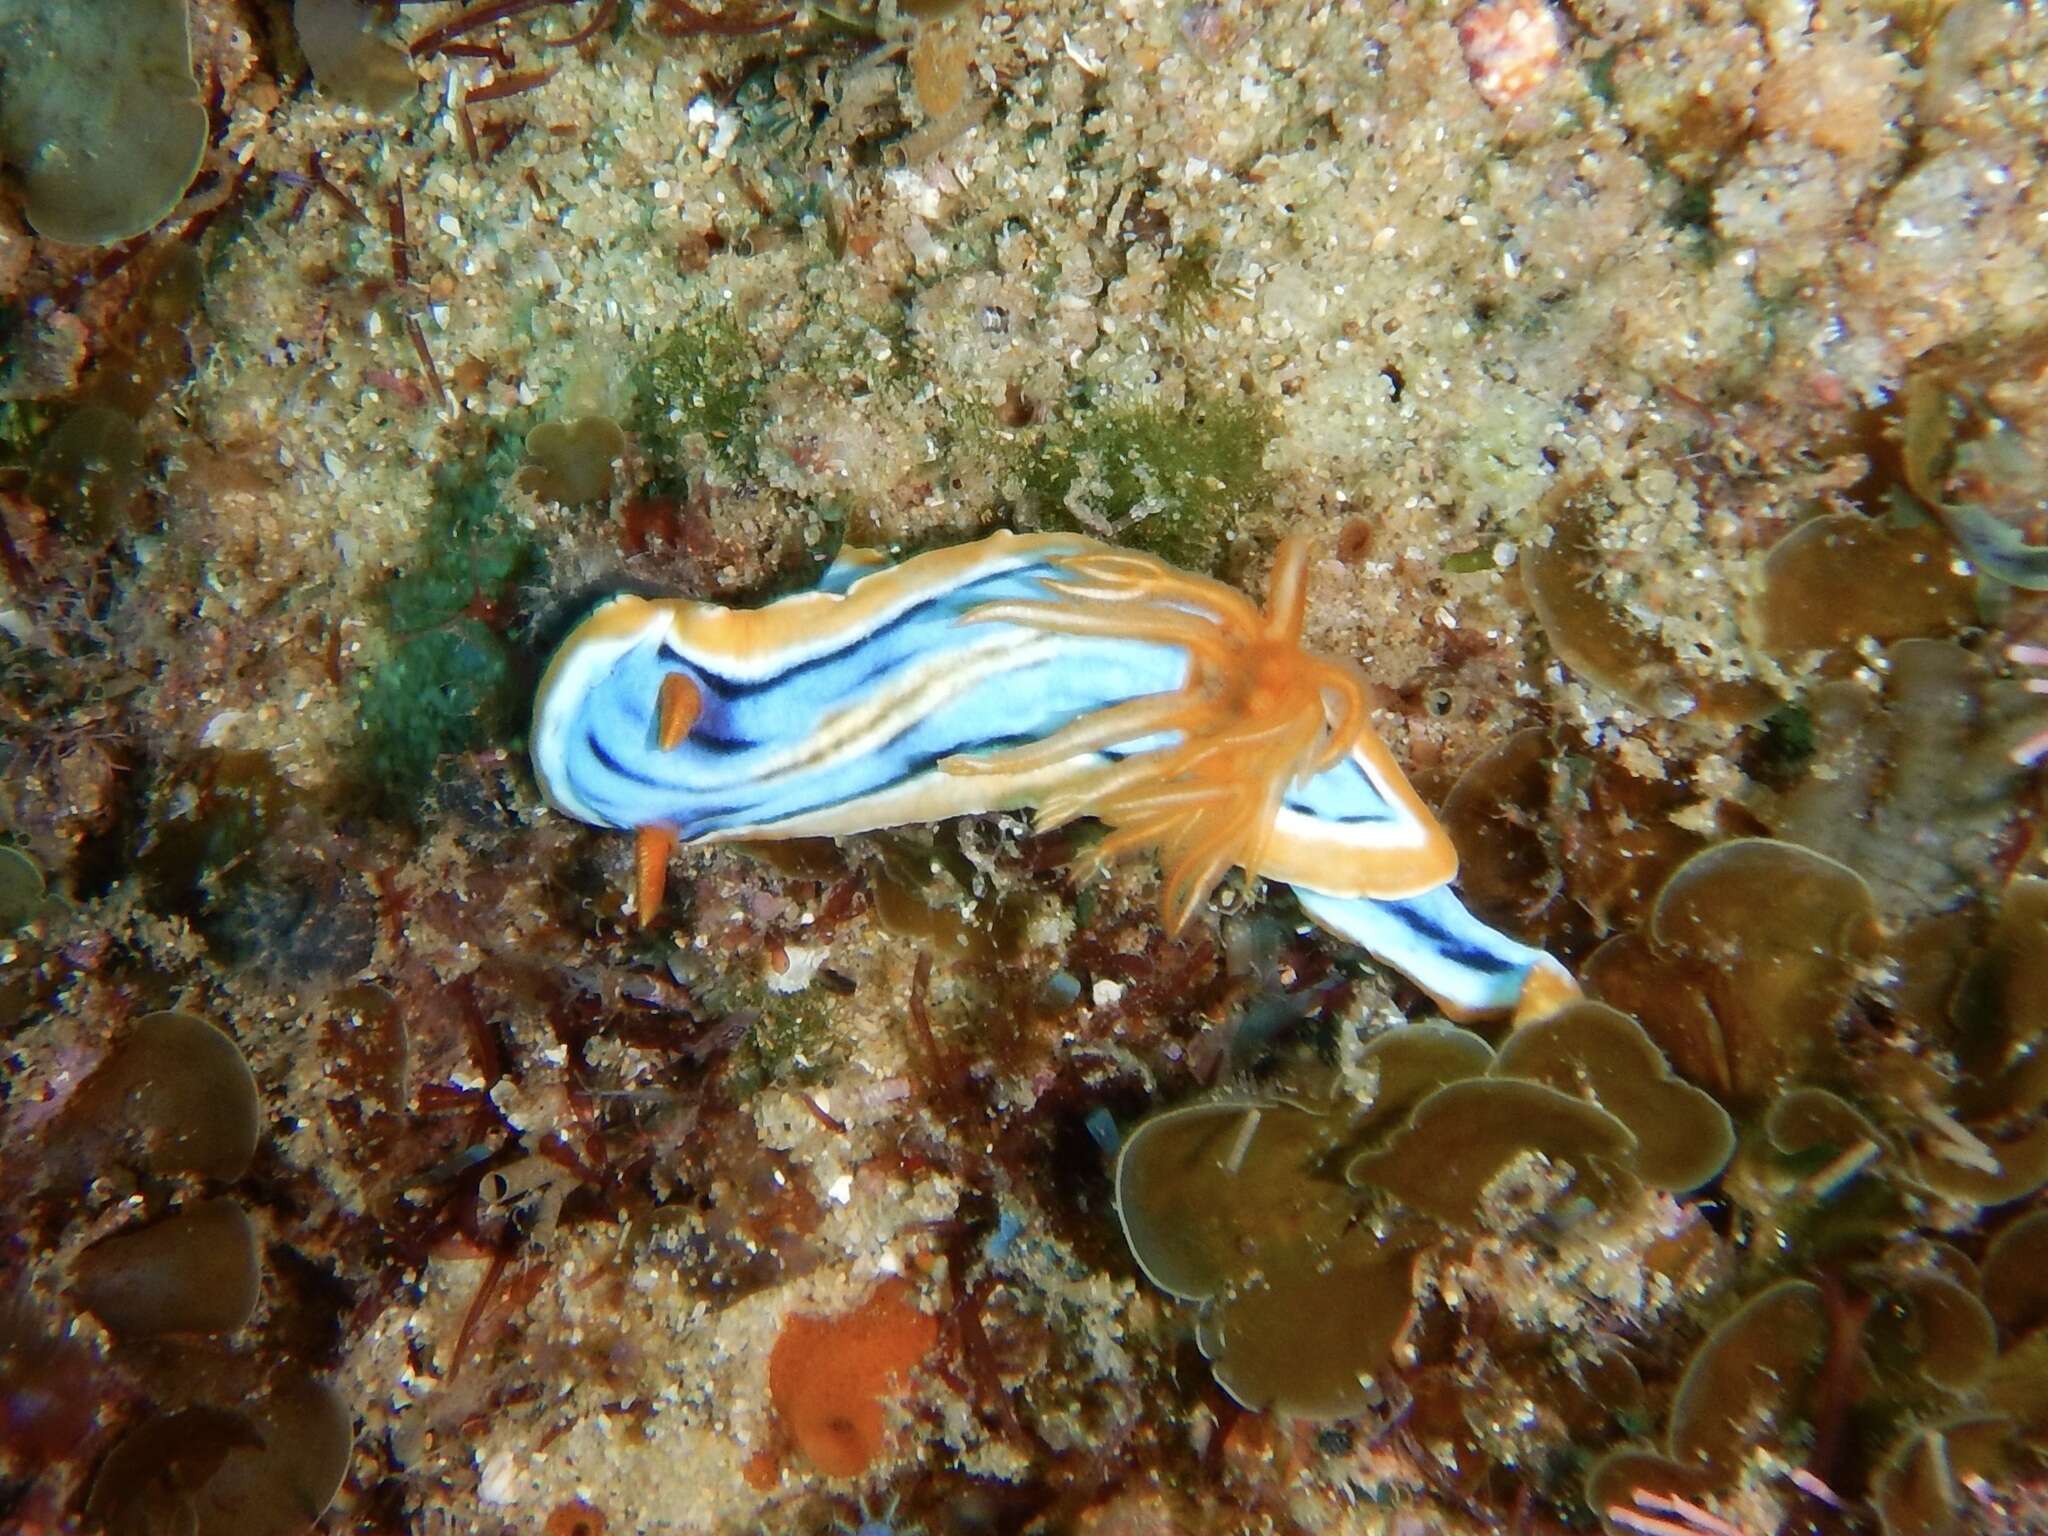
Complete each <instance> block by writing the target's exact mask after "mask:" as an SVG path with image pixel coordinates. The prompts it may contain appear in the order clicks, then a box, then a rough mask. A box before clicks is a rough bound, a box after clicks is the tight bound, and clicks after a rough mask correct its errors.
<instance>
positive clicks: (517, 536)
mask: <svg viewBox="0 0 2048 1536" xmlns="http://www.w3.org/2000/svg"><path fill="white" fill-rule="evenodd" d="M537 562H538V551H537V550H536V548H535V546H534V543H533V541H532V539H531V538H529V537H528V536H527V535H526V533H525V532H524V531H523V530H522V529H521V528H519V527H518V525H517V524H516V523H514V522H513V520H512V518H511V517H510V516H509V515H508V514H507V513H506V511H505V509H504V507H503V506H502V505H501V504H500V503H499V501H498V496H497V490H496V484H495V477H492V476H489V475H484V476H475V477H470V478H459V477H453V476H451V477H447V478H444V479H443V480H442V482H441V485H440V489H439V493H438V494H437V496H436V497H435V501H434V511H433V515H432V517H431V519H430V520H429V523H428V528H427V536H426V537H425V538H424V539H422V540H421V541H420V549H419V554H418V557H417V558H416V559H415V560H414V561H413V562H412V564H411V565H410V566H409V567H408V568H407V569H405V570H403V571H401V572H400V573H399V574H398V575H396V576H394V577H392V578H391V580H390V581H388V582H386V583H385V585H384V594H383V595H384V603H385V606H386V608H387V610H388V611H389V614H390V619H391V628H392V630H393V631H394V632H396V633H398V634H402V635H403V634H412V633H415V632H417V631H419V630H423V629H432V628H434V627H435V626H436V625H440V624H446V623H449V622H450V621H452V620H454V619H457V618H459V617H461V616H463V615H464V614H473V613H474V612H476V611H477V610H478V609H480V608H489V607H491V606H492V605H494V604H496V603H497V602H498V601H500V600H501V599H502V598H504V597H505V596H506V594H507V593H508V592H509V591H510V590H511V588H512V586H513V585H514V583H516V582H518V581H520V580H522V579H523V578H524V577H526V576H527V575H528V574H530V573H531V572H532V570H533V569H534V567H535V565H536V564H537Z"/></svg>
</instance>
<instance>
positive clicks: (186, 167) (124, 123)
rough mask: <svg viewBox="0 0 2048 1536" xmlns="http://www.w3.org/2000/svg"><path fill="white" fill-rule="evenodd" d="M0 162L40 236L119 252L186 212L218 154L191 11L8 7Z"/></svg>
mask: <svg viewBox="0 0 2048 1536" xmlns="http://www.w3.org/2000/svg"><path fill="white" fill-rule="evenodd" d="M0 73H4V74H5V76H6V82H7V88H6V90H5V92H4V93H0V159H4V160H5V161H6V163H7V164H8V165H10V166H12V167H13V168H14V169H15V170H16V171H17V172H18V173H19V174H20V176H21V182H22V195H23V205H24V208H25V211H26V212H27V214H28V221H29V223H30V224H31V225H33V226H34V228H35V231H36V233H37V234H39V235H43V236H45V237H46V238H48V239H51V240H56V241H61V242H62V243H64V244H66V245H108V244H112V243H113V242H114V241H117V240H126V239H129V238H130V237H132V236H135V235H139V234H141V233H142V232H143V231H144V230H147V229H148V228H150V227H151V226H152V225H154V224H155V223H156V222H157V220H159V219H161V218H162V217H163V216H164V215H165V214H167V213H169V212H170V211H171V209H172V208H174V207H176V206H177V202H178V199H179V198H181V197H183V196H184V195H185V188H186V187H188V186H190V185H191V183H192V178H193V176H194V175H196V174H197V173H198V170H199V162H200V159H201V157H202V156H203V155H204V154H205V152H206V108H205V105H204V104H203V103H202V102H201V101H200V99H199V84H198V82H197V81H196V80H195V79H194V78H193V76H192V39H191V34H190V31H189V29H188V23H187V20H186V14H185V0H106V3H103V4H100V5H50V4H46V3H40V0H0Z"/></svg>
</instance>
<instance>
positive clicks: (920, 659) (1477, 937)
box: [531, 533, 1576, 1017]
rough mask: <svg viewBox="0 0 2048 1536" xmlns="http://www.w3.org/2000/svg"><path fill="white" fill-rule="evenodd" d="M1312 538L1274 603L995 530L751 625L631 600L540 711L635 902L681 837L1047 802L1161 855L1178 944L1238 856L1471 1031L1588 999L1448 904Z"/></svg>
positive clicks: (577, 653)
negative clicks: (1334, 650) (1333, 640)
mask: <svg viewBox="0 0 2048 1536" xmlns="http://www.w3.org/2000/svg"><path fill="white" fill-rule="evenodd" d="M1307 567H1308V557H1307V547H1306V545H1305V544H1303V543H1302V542H1300V541H1297V540H1290V541H1288V542H1287V543H1286V544H1284V545H1283V546H1282V547H1281V550H1280V553H1279V556H1278V558H1277V560H1276V562H1275V565H1274V570H1273V574H1272V577H1271V581H1270V586H1269V589H1268V593H1267V600H1266V604H1265V607H1264V609H1263V610H1262V609H1261V608H1260V607H1259V606H1258V605H1257V604H1255V603H1253V602H1252V601H1251V600H1250V599H1248V598H1247V597H1245V596H1244V594H1242V593H1240V592H1238V591H1236V590H1235V589H1234V588H1231V587H1228V586H1225V585H1224V584H1222V583H1221V582H1216V581H1212V580H1209V579H1208V578H1206V577H1201V576H1194V575H1190V574H1188V573H1187V572H1184V571H1179V570H1176V569H1175V568H1173V567H1172V566H1169V565H1167V564H1165V563H1164V562H1162V561H1159V560H1157V559H1154V558H1152V557H1151V556H1148V555H1143V554H1139V553H1135V552H1132V551H1129V550H1122V549H1116V548H1113V547H1111V546H1109V545H1105V544H1100V543H1097V542H1096V541H1094V540H1092V539H1088V538H1084V537H1081V536H1079V535H1071V534H1064V533H1034V534H1014V533H997V534H992V535H990V536H989V537H987V538H984V539H981V540H979V541H978V542H976V543H972V544H965V545H960V546H958V547H955V548H951V549H941V550H935V551H932V552H930V553H927V554H922V555H918V556H916V557H914V558H912V559H909V560H905V561H903V562H902V563H900V564H896V565H891V564H888V563H887V562H886V561H884V560H883V559H882V558H881V557H880V556H878V555H875V554H872V553H870V552H867V551H864V550H848V551H846V552H844V553H842V554H841V555H840V556H839V558H838V559H837V560H835V561H834V562H833V564H832V566H831V568H830V569H829V570H827V571H826V573H825V575H824V577H823V579H822V580H821V582H820V583H819V585H818V587H817V588H816V589H815V590H812V591H809V592H804V593H799V594H797V595H795V596H791V597H785V598H781V599H779V600H777V601H774V602H771V603H768V604H766V605H765V606H762V607H759V608H751V609H741V608H727V607H721V606H719V605H717V604H712V603H704V602H695V601H690V600H688V599H683V598H672V599H650V598H643V597H637V596H632V595H620V596H616V597H612V598H610V599H608V600H606V601H605V602H603V603H601V604H600V605H599V606H598V607H597V608H596V609H595V610H594V611H592V613H591V614H590V615H589V616H588V617H587V618H586V619H584V620H583V622H582V623H581V624H580V625H579V626H578V627H577V628H576V629H575V630H574V631H573V632H572V633H571V634H570V636H569V638H568V639H567V640H566V641H564V642H563V644H562V646H561V648H560V650H559V651H557V652H556V654H555V656H554V659H553V660H552V661H551V662H550V663H549V665H548V668H547V671H546V674H545V675H544V676H543V677H542V679H541V684H540V689H539V692H538V694H537V695H536V697H535V700H534V710H533V729H532V738H531V740H532V752H533V763H534V770H535V773H536V775H537V777H538V778H539V781H540V785H541V789H542V791H543V793H544V794H545V795H546V797H547V799H548V802H549V803H550V804H551V805H552V806H553V807H554V808H555V809H557V810H559V811H561V812H563V813H564V814H566V815H569V816H573V817H575V818H576V819H578V820H580V821H584V822H589V823H591V824H593V825H596V826H600V827H611V828H616V829H619V830H630V831H633V832H635V833H637V835H638V844H637V847H636V872H637V877H638V878H637V881H636V896H635V904H636V908H637V912H638V915H639V917H640V918H641V920H642V921H645V920H647V918H649V917H650V916H651V915H652V914H653V913H654V912H655V911H656V910H657V909H658V908H659V906H660V903H661V896H662V889H663V884H664V879H665V872H666V869H667V865H668V860H669V856H670V854H671V853H672V851H673V850H674V848H675V847H676V845H677V844H678V843H679V842H719V841H731V840H740V839H748V840H754V839H765V838H788V837H820V836H845V835H849V834H853V833H859V832H869V831H873V830H876V829H878V828H882V827H892V826H902V825H905V824H907V823H911V822H922V821H935V820H939V819H942V818H945V817H949V816H963V815H969V814H974V813H979V812H986V811H995V810H1014V809H1023V808H1027V807H1029V808H1033V809H1035V810H1036V812H1037V820H1038V825H1039V826H1040V827H1042V828H1043V827H1052V826H1058V825H1061V824H1063V823H1065V822H1068V821H1072V820H1074V819H1076V818H1079V817H1084V816H1091V817H1095V818H1097V819H1098V820H1100V821H1102V822H1103V823H1105V824H1106V826H1107V827H1108V829H1109V830H1108V833H1107V835H1106V836H1105V837H1104V838H1103V840H1102V841H1101V842H1100V843H1099V844H1098V845H1097V846H1096V848H1095V849H1094V851H1093V853H1092V854H1091V856H1090V857H1091V859H1092V860H1093V861H1094V862H1096V863H1101V862H1104V861H1107V860H1111V859H1114V858H1117V857H1119V856H1121V855H1124V854H1127V853H1133V852H1137V851H1140V850H1146V849H1150V850H1156V851H1157V853H1158V855H1159V859H1160V863H1161V868H1162V871H1163V873H1164V877H1165V884H1164V893H1163V906H1164V912H1165V919H1166V922H1167V923H1168V925H1169V926H1170V927H1173V928H1179V927H1181V926H1182V925H1184V924H1185V923H1187V922H1188V920H1189V919H1190V918H1191V917H1192V916H1193V915H1194V914H1195V912H1197V911H1198V910H1199V909H1200V908H1201V906H1202V904H1203V902H1204V901H1205V900H1206V899H1207V897H1208V895H1209V893H1210V892H1211V891H1212V890H1213V889H1214V888H1215V886H1216V884H1217V882H1218V881H1220V880H1221V879H1222V878H1223V877H1224V876H1225V875H1226V874H1227V873H1228V872H1229V871H1230V870H1231V869H1232V868H1241V869H1243V870H1245V871H1246V872H1247V873H1249V874H1254V875H1258V876H1261V877H1263V878H1265V879H1267V880H1277V881H1283V882H1285V883H1286V884H1288V885H1291V886H1293V887H1294V889H1295V891H1296V893H1297V894H1298V895H1299V897H1300V900H1301V904H1302V907H1303V909H1304V910H1305V911H1306V912H1307V913H1308V914H1309V915H1310V916H1311V917H1312V918H1314V919H1315V920H1316V921H1317V922H1318V923H1320V924H1322V925H1323V926H1324V927H1326V928H1328V929H1330V930H1331V931H1332V932H1334V933H1337V934H1339V935H1341V936H1343V937H1345V938H1347V939H1350V940H1352V941H1354V942H1356V943H1358V944H1361V945H1363V946H1364V947H1365V948H1366V949H1367V950H1369V951H1370V952H1371V953H1372V954H1373V955H1375V956H1377V957H1378V958H1379V959H1380V960H1382V961H1383V962H1385V963H1387V964H1390V965H1392V966H1394V967H1395V968H1397V969H1398V970H1400V971H1402V972H1404V973H1405V974H1407V975H1408V976H1409V977H1411V978H1412V979H1413V980H1414V981H1415V982H1416V983H1417V984H1418V985H1420V986H1421V987H1422V988H1423V989H1424V990H1425V991H1427V992H1429V993H1430V994H1432V995H1433V996H1434V997H1435V998H1436V999H1437V1000H1438V1001H1439V1003H1441V1004H1442V1005H1443V1006H1444V1008H1445V1009H1446V1010H1447V1011H1449V1012H1451V1013H1453V1014H1455V1015H1457V1016H1459V1017H1471V1016H1479V1015H1486V1014H1498V1013H1506V1012H1515V1013H1523V1014H1527V1013H1532V1012H1542V1011H1547V1010H1548V1008H1549V1007H1551V1006H1554V1005H1555V1004H1556V1003H1557V1002H1558V1001H1561V1000H1562V999H1563V998H1564V997H1567V996H1569V995H1571V993H1573V992H1574V991H1575V990H1576V988H1575V987H1574V986H1573V983H1572V981H1571V979H1570V977H1569V975H1568V973H1567V972H1565V970H1564V969H1563V968H1562V967H1561V966H1559V965H1558V964H1557V962H1556V961H1554V960H1552V959H1551V958H1550V957H1549V956H1547V955H1545V954H1544V953H1543V952H1542V951H1541V950H1537V949H1532V948H1530V947H1528V946H1526V945H1523V944H1519V943H1516V942H1515V941H1514V940H1512V939H1509V938H1508V937H1506V936H1505V935H1503V934H1500V933H1496V932H1494V931H1493V930H1492V929H1490V928H1488V927H1486V926H1485V925H1484V924H1483V923H1481V922H1479V921H1478V920H1477V919H1476V918H1474V917H1473V916H1472V915H1471V914H1470V913H1468V912H1467V911H1466V910H1465V909H1464V907H1463V906H1462V905H1461V904H1460V903H1459V901H1458V899H1457V897H1456V895H1455V894H1454V893H1453V892H1452V890H1451V885H1450V882H1451V879H1452V877H1453V876H1454V875H1455V874H1456V873H1457V854H1456V852H1455V850H1454V849H1453V848H1452V847H1451V843H1450V840H1449V838H1448V837H1447V836H1446V835H1445V833H1444V830H1443V828H1442V827H1441V826H1440V825H1439V824H1438V823H1437V821H1436V819H1435V818H1434V817H1433V816H1431V814H1430V813H1429V810H1428V808H1427V807H1426V806H1424V805H1423V803H1422V801H1421V799H1420V798H1419V797H1418V796H1417V795H1416V793H1415V791H1414V789H1413V788H1412V787H1410V785H1409V783H1408V780H1407V777H1406V776H1405V775H1404V774H1403V773H1402V772H1401V769H1400V767H1399V765H1398V764H1397V763H1395V761H1394V759H1393V757H1392V755H1391V754H1390V753H1389V752H1388V751H1387V749H1386V747H1385V746H1384V745H1383V744H1382V743H1381V742H1380V740H1379V739H1378V737H1377V736H1376V735H1375V734H1374V733H1373V731H1372V729H1371V726H1370V724H1369V722H1368V719H1367V715H1368V699H1369V690H1368V686H1367V684H1366V682H1365V680H1364V678H1363V677H1362V676H1361V675H1360V674H1359V673H1358V671H1357V669H1356V668H1355V667H1353V666H1351V665H1349V664H1347V663H1344V662H1341V661H1337V660H1334V659H1331V658H1328V657H1323V656H1317V655H1314V654H1311V653H1310V652H1308V651H1305V650H1304V649H1303V648H1302V645H1301V628H1302V617H1303V612H1304V608H1305V604H1306V596H1307Z"/></svg>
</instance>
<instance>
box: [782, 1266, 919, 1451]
mask: <svg viewBox="0 0 2048 1536" xmlns="http://www.w3.org/2000/svg"><path fill="white" fill-rule="evenodd" d="M907 1290H908V1288H907V1287H906V1286H905V1285H904V1284H903V1283H902V1282H901V1281H897V1280H891V1281H885V1282H883V1283H882V1284H881V1285H879V1286H877V1287H876V1288H875V1289H874V1291H873V1292H872V1293H870V1295H869V1296H868V1298H867V1300H865V1301H863V1302H862V1303H861V1304H860V1305H859V1306H858V1307H855V1308H854V1309H853V1310H852V1311H850V1312H842V1313H839V1314H838V1315H837V1316H834V1317H807V1316H804V1315H803V1314H800V1313H792V1314H791V1315H790V1317H789V1319H788V1321H786V1322H785V1323H784V1324H783V1325H782V1332H781V1333H780V1334H779V1335H777V1337H776V1340H775V1348H774V1350H773V1351H772V1352H771V1353H770V1355H769V1357H768V1395H769V1397H770V1398H771V1399H772V1400H773V1401H774V1404H775V1412H776V1414H777V1416H778V1417H779V1418H780V1419H781V1420H782V1423H783V1426H784V1428H786V1429H787V1430H788V1431H789V1434H790V1437H791V1438H792V1439H794V1440H795V1441H796V1444H797V1448H798V1449H799V1450H801V1451H802V1452H803V1453H804V1455H805V1456H806V1457H808V1458H809V1459H810V1462H811V1465H813V1466H814V1467H816V1468H817V1469H818V1470H819V1471H820V1472H823V1473H824V1474H825V1475H826V1476H827V1477H855V1476H858V1475H859V1474H860V1473H862V1472H865V1471H866V1470H867V1469H868V1467H869V1466H870V1465H871V1464H872V1463H873V1462H874V1460H875V1458H876V1457H877V1456H878V1455H880V1454H881V1451H882V1442H883V1433H882V1402H883V1399H884V1398H885V1397H887V1396H888V1395H889V1394H890V1392H891V1391H892V1390H893V1389H894V1388H895V1387H896V1386H897V1384H898V1382H897V1378H899V1377H900V1376H902V1375H903V1373H904V1372H906V1371H908V1370H909V1369H910V1368H911V1367H912V1366H914V1365H916V1364H917V1363H918V1361H920V1360H922V1359H923V1358H924V1357H925V1356H926V1355H927V1354H929V1353H930V1352H931V1348H932V1346H933V1345H934V1344H936V1343H937V1342H938V1337H939V1325H938V1323H937V1321H936V1320H934V1319H933V1318H931V1317H928V1316H926V1315H925V1314H924V1313H922V1312H920V1311H918V1310H917V1308H916V1307H914V1306H913V1305H911V1303H910V1301H909V1299H908V1296H907V1294H906V1292H907Z"/></svg>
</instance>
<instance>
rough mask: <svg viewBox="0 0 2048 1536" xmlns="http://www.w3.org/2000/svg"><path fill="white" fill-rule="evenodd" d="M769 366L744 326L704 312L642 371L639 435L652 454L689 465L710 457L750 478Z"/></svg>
mask: <svg viewBox="0 0 2048 1536" xmlns="http://www.w3.org/2000/svg"><path fill="white" fill-rule="evenodd" d="M767 384H768V375H767V370H766V369H765V368H764V367H763V366H762V363H761V359H760V358H759V357H758V356H757V355H756V354H755V351H754V349H753V347H752V346H751V345H749V344H748V341H747V338H746V336H745V334H744V333H742V332H741V330H740V329H739V327H738V326H736V325H734V324H733V323H732V322H731V321H730V320H727V319H724V318H723V317H719V316H709V317H699V318H697V319H694V320H692V321H690V322H689V323H688V324H686V325H684V326H683V327H682V328H681V329H679V330H678V331H676V332H675V334H674V335H672V336H670V337H669V338H668V339H667V340H666V341H665V342H663V343H662V344H661V346H660V348H659V349H658V350H657V351H655V352H654V353H653V354H652V355H651V356H650V357H649V358H648V359H647V362H646V364H645V365H644V367H643V368H642V370H641V378H640V390H639V394H640V401H639V416H638V419H636V420H635V421H634V422H633V427H634V431H635V433H636V435H637V436H638V437H639V438H640V439H641V441H642V442H643V443H645V444H647V445H648V448H649V451H650V453H651V454H652V456H653V457H654V458H655V459H656V460H657V461H658V462H659V461H663V460H666V461H669V462H670V464H671V465H672V466H678V467H679V466H684V465H687V464H689V463H691V462H692V461H695V460H699V459H703V458H707V457H708V458H709V459H711V460H712V461H713V462H715V463H716V464H718V465H719V466H720V467H722V468H723V469H725V470H726V471H728V472H729V473H732V474H736V475H750V474H752V473H753V472H754V471H755V470H756V469H757V468H758V467H759V464H760V460H761V429H762V426H763V424H764V420H765V412H764V411H763V409H762V406H761V392H762V391H763V390H764V389H765V388H766V387H767Z"/></svg>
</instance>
